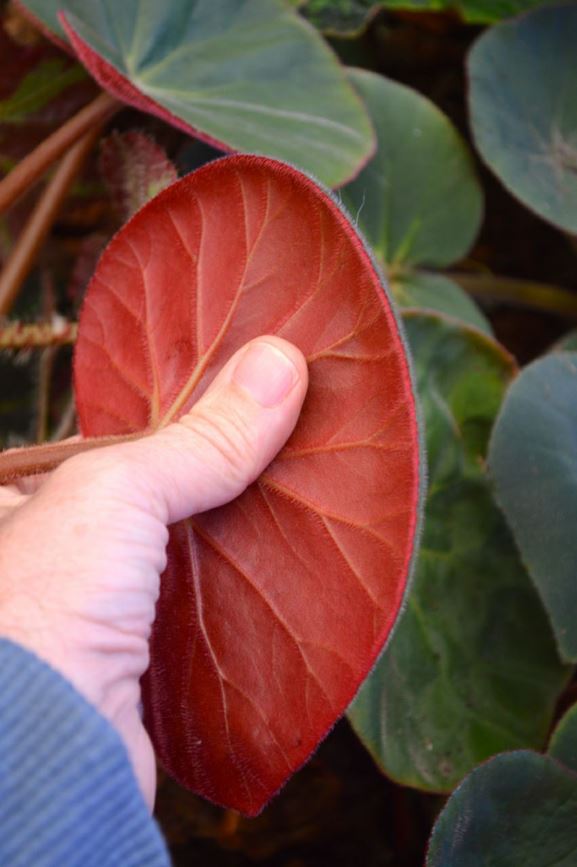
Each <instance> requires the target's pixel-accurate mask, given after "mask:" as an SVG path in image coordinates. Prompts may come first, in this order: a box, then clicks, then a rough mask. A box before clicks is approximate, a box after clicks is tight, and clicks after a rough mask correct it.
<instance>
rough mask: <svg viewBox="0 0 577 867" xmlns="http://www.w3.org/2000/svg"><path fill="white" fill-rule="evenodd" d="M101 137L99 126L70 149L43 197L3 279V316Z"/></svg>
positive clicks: (0, 293) (0, 279)
mask: <svg viewBox="0 0 577 867" xmlns="http://www.w3.org/2000/svg"><path fill="white" fill-rule="evenodd" d="M99 133H100V126H97V127H95V128H93V129H91V130H90V131H89V132H87V133H85V134H84V136H83V137H82V138H81V139H80V140H79V141H77V142H76V144H74V145H73V146H72V147H71V148H70V150H69V151H68V153H67V154H66V156H65V157H64V158H63V159H62V162H61V163H60V165H59V166H58V168H57V169H56V171H55V173H54V175H53V177H52V178H51V180H50V181H49V182H48V184H47V186H46V189H45V190H44V192H43V193H42V195H41V196H40V199H39V200H38V203H37V204H36V207H35V208H34V211H33V212H32V215H31V217H30V219H29V221H28V223H27V224H26V226H25V228H24V231H23V232H22V234H21V235H20V237H19V238H18V241H17V242H16V245H15V246H14V249H13V250H12V252H11V253H10V256H9V257H8V259H7V260H6V264H5V266H4V269H3V271H2V274H1V275H0V316H6V314H7V313H9V311H10V309H11V307H12V305H13V303H14V301H15V300H16V297H17V295H18V291H19V289H20V287H21V286H22V284H23V282H24V280H25V279H26V277H27V276H28V273H29V272H30V271H31V269H32V267H33V265H34V260H35V257H36V254H37V253H38V250H39V249H40V247H41V246H42V243H43V241H44V239H45V238H46V236H47V234H48V232H49V231H50V229H51V227H52V224H53V222H54V219H55V217H56V215H57V213H58V211H59V210H60V206H61V204H62V202H63V200H64V198H65V196H66V194H67V193H68V190H69V189H70V187H71V185H72V183H73V181H74V179H75V177H76V175H77V174H78V172H79V171H80V169H81V168H82V165H83V163H84V161H85V159H86V157H87V156H88V154H89V153H90V150H91V149H92V146H93V144H94V142H95V140H96V138H97V137H98V135H99Z"/></svg>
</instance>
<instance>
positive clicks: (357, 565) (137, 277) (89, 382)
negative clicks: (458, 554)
mask: <svg viewBox="0 0 577 867" xmlns="http://www.w3.org/2000/svg"><path fill="white" fill-rule="evenodd" d="M151 226H153V227H154V228H153V229H152V228H151ZM224 227H226V244H225V245H223V244H222V241H221V239H222V237H223V232H224ZM166 250H170V251H171V254H170V256H167V255H166ZM166 287H169V288H170V290H171V292H170V294H167V288H166ZM215 287H217V289H215ZM121 290H122V294H121V295H120V294H119V293H120V291H121ZM104 323H106V324H107V325H106V333H105V332H104V330H103V324H104ZM263 333H275V334H278V335H280V336H282V337H284V338H285V339H287V340H290V341H292V342H294V343H296V345H297V346H299V347H300V348H301V350H302V351H303V352H304V354H305V355H306V357H307V358H308V361H309V376H310V387H309V393H308V396H307V400H306V402H305V406H304V409H303V414H302V415H301V419H300V422H299V425H298V426H297V428H296V430H295V432H294V434H293V436H292V437H291V439H290V440H289V442H288V444H287V446H286V447H285V449H284V450H283V451H282V452H281V454H280V455H279V456H278V458H277V459H276V460H275V461H274V462H273V464H271V466H270V467H269V468H268V469H267V471H266V472H265V474H264V475H263V476H262V477H261V479H260V481H259V482H258V483H257V484H255V485H253V486H251V487H250V488H249V489H248V490H247V491H246V492H245V494H243V495H242V496H241V497H240V498H239V499H237V500H236V501H235V502H234V503H231V504H229V505H228V506H225V507H223V508H222V509H218V510H214V511H213V512H209V513H207V514H205V515H202V516H197V517H196V518H195V519H194V520H193V521H189V522H185V523H184V524H181V525H178V526H177V527H175V528H174V529H173V531H172V536H171V547H170V553H169V566H168V569H167V572H166V573H165V575H164V577H163V589H162V593H161V597H160V600H159V603H158V606H157V621H156V626H155V630H154V633H153V637H152V643H151V653H152V658H153V660H154V661H153V664H152V668H151V670H150V672H149V674H148V675H147V677H146V679H145V684H144V699H145V707H146V719H147V722H148V724H149V725H150V726H151V728H152V733H153V737H154V740H155V744H156V747H157V749H158V751H159V754H160V757H161V760H162V761H163V763H164V764H165V765H166V766H167V767H168V768H169V770H170V771H171V773H173V774H174V775H175V776H176V777H177V778H178V779H180V780H181V781H183V782H185V784H187V785H188V786H189V787H191V788H193V789H195V790H196V791H199V792H201V793H203V794H204V795H205V796H207V797H209V798H211V799H212V800H215V801H217V802H220V803H227V804H230V805H232V806H235V807H236V808H238V809H241V810H243V811H244V812H247V813H249V814H254V813H256V812H258V810H259V809H261V808H262V806H263V804H264V802H265V801H266V800H267V799H268V798H269V797H270V796H271V795H272V794H273V793H274V791H276V790H277V789H278V787H279V786H280V785H282V783H283V782H284V780H285V779H286V777H287V776H288V774H289V773H290V772H291V770H295V769H296V767H298V766H299V765H300V764H302V762H303V761H304V760H305V759H306V757H307V756H308V755H309V754H310V752H311V750H312V749H314V747H315V746H316V744H317V743H318V741H319V740H320V738H321V737H322V736H323V735H324V734H325V733H326V731H327V729H328V728H329V727H330V725H332V724H333V722H334V720H335V718H336V716H338V715H339V714H340V713H342V712H343V711H344V709H345V707H346V704H347V703H348V701H350V699H351V698H352V695H353V694H354V692H355V690H356V688H357V686H358V683H359V681H360V679H361V678H362V677H363V676H364V675H365V674H366V672H367V671H368V669H369V667H370V665H371V664H372V661H373V660H374V658H375V656H376V655H377V653H378V652H379V650H380V647H381V646H382V643H383V641H384V640H385V638H386V635H387V634H388V631H389V630H390V628H391V626H392V623H393V621H394V619H395V617H396V614H397V611H398V609H399V606H400V604H401V600H402V596H403V593H404V585H405V581H406V575H407V572H408V571H409V568H410V564H411V561H412V556H413V551H414V545H415V536H416V532H417V521H418V503H419V497H420V488H421V477H420V467H419V448H418V428H417V422H416V416H415V407H414V399H413V397H412V386H411V376H410V371H409V368H408V364H407V361H406V358H405V351H404V345H403V343H402V336H401V334H400V331H399V327H398V325H397V323H396V319H395V315H394V313H393V311H392V310H391V308H390V306H389V304H388V301H387V299H386V296H385V294H384V292H383V289H382V287H381V284H380V279H379V277H378V275H377V273H376V272H375V271H374V269H373V266H372V263H371V261H370V258H369V255H368V253H367V252H366V250H365V249H364V247H363V245H362V242H361V241H360V240H359V239H358V238H357V237H356V235H355V234H354V232H353V231H352V229H351V227H350V225H349V223H348V220H347V218H346V217H345V215H344V214H343V213H342V212H341V211H340V210H339V208H338V207H337V205H336V204H335V203H334V202H333V201H332V200H331V199H330V197H329V196H328V195H327V194H326V193H324V192H322V191H319V189H318V188H317V187H316V186H315V185H314V184H313V182H312V181H310V180H309V179H308V178H306V177H304V176H302V175H300V174H299V173H298V172H296V171H295V170H294V169H292V168H290V167H288V166H286V165H284V164H280V163H277V162H275V161H273V160H267V159H263V158H256V157H229V158H226V159H223V160H219V161H217V162H213V163H211V164H210V165H208V166H206V167H204V168H203V169H201V170H199V171H197V172H195V173H194V174H193V175H189V176H188V177H187V178H184V179H183V180H181V181H179V182H178V183H177V184H175V185H173V186H172V187H170V188H168V189H167V190H165V191H164V192H163V193H161V194H160V195H159V196H158V197H157V198H156V199H155V200H153V201H152V202H150V203H149V204H148V205H145V206H144V208H143V209H142V210H141V211H139V212H138V213H137V214H136V215H135V217H133V219H132V220H131V221H130V223H129V224H128V225H127V227H126V229H125V230H123V231H122V232H120V233H119V234H118V235H117V236H116V238H115V239H113V241H112V242H111V244H110V245H109V247H108V250H107V252H106V253H105V254H104V256H103V258H102V259H101V262H100V265H99V267H98V269H97V272H96V275H95V277H94V278H93V281H92V283H91V286H90V287H89V290H88V292H87V296H86V302H85V306H84V310H83V313H82V317H81V321H80V331H79V340H78V343H77V352H76V360H75V378H76V393H77V404H78V413H79V421H80V426H81V430H82V431H83V433H85V434H86V433H92V434H97V433H104V432H108V433H112V432H117V433H120V432H128V431H129V430H138V429H150V428H154V427H157V426H158V425H159V424H165V423H167V422H168V421H170V420H171V419H172V418H176V417H178V415H180V414H181V413H182V412H184V411H185V410H186V409H187V408H188V407H189V406H190V405H191V404H192V403H193V402H194V401H195V400H196V399H197V398H198V397H199V396H200V395H201V394H202V393H203V392H204V391H205V390H206V388H207V387H208V385H209V384H210V382H211V381H212V379H213V378H214V376H215V375H216V373H217V372H218V370H219V369H220V368H221V366H222V364H223V363H224V362H225V361H226V360H227V359H228V358H229V357H230V355H232V353H233V352H234V351H235V350H236V349H238V348H239V347H240V346H241V345H243V344H244V343H245V342H246V341H247V340H248V339H250V338H251V337H255V336H258V335H259V334H263ZM129 334H130V335H131V338H130V339H128V338H127V335H129ZM96 370H97V371H98V389H96V390H95V388H94V383H95V381H96V380H95V371H96ZM383 384H386V387H385V389H384V388H383ZM335 473H336V474H337V476H338V479H339V481H338V484H337V486H336V487H335V485H334V484H332V483H330V479H331V478H333V477H334V476H335ZM297 580H298V592H297V585H296V584H295V581H297ZM251 624H252V625H251ZM237 635H238V636H244V641H237V642H236V643H235V641H234V638H235V636H237ZM178 636H179V637H178ZM227 636H228V639H229V640H228V641H227ZM345 639H346V640H345ZM347 643H348V645H349V649H347ZM343 658H344V662H343ZM183 659H184V660H185V662H184V663H183ZM183 666H184V668H183ZM167 695H168V696H170V700H168V699H167V698H166V696H167ZM208 709H210V713H209V712H208ZM215 720H217V723H215ZM247 781H248V782H247Z"/></svg>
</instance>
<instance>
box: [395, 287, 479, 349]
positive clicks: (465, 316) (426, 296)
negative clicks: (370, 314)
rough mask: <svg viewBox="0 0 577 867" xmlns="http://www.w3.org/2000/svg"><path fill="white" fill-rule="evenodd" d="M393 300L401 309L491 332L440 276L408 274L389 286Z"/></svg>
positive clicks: (470, 304) (458, 290) (473, 307)
mask: <svg viewBox="0 0 577 867" xmlns="http://www.w3.org/2000/svg"><path fill="white" fill-rule="evenodd" d="M392 290H393V294H394V296H395V300H396V301H397V303H398V304H399V305H400V306H401V307H405V308H409V309H413V308H419V309H421V310H433V311H435V312H438V313H444V314H445V315H446V316H452V317H453V318H454V319H459V320H460V321H461V322H464V323H465V324H466V325H471V326H473V328H479V329H480V330H481V331H484V332H485V334H489V335H490V336H492V334H493V329H492V328H491V325H490V323H489V321H488V319H487V318H486V317H485V316H484V315H483V313H482V312H481V311H480V309H479V308H478V307H477V305H476V304H475V302H474V301H471V299H470V298H469V296H468V295H467V293H466V292H464V291H463V290H462V289H461V287H460V286H458V285H457V284H456V283H455V282H453V280H450V279H449V278H448V277H444V276H443V275H442V274H431V273H428V272H426V271H409V272H407V273H406V274H403V275H401V276H399V277H398V278H397V279H396V280H395V279H394V280H393V282H392Z"/></svg>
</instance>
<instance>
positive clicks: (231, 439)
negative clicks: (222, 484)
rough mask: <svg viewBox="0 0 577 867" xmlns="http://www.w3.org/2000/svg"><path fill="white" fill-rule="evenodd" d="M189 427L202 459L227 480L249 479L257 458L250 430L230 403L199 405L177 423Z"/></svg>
mask: <svg viewBox="0 0 577 867" xmlns="http://www.w3.org/2000/svg"><path fill="white" fill-rule="evenodd" d="M180 424H182V425H183V426H184V427H187V428H189V429H192V431H193V433H194V435H195V437H196V439H197V441H198V449H199V453H200V454H201V455H202V459H203V460H204V461H208V462H210V463H212V464H213V465H214V468H215V470H217V472H219V473H222V474H226V475H227V476H228V477H229V478H230V479H231V481H234V482H237V483H239V484H244V485H246V484H248V483H249V482H250V481H252V478H253V475H254V467H255V464H256V461H257V453H256V444H255V437H254V433H253V431H252V429H251V426H250V424H249V423H248V421H247V419H245V417H244V416H243V414H242V413H241V412H239V411H237V410H235V409H234V408H233V407H231V406H230V405H229V406H227V407H226V409H220V408H218V407H215V406H212V407H210V410H207V411H205V410H204V408H202V407H199V408H198V411H197V412H195V414H194V418H191V419H190V421H188V420H187V419H186V418H185V419H182V421H181V422H180Z"/></svg>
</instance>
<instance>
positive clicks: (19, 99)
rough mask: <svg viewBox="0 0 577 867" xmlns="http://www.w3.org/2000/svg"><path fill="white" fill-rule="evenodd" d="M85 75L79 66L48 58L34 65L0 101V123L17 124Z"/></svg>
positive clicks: (63, 60)
mask: <svg viewBox="0 0 577 867" xmlns="http://www.w3.org/2000/svg"><path fill="white" fill-rule="evenodd" d="M84 78H86V72H85V71H84V70H83V69H82V67H81V66H78V65H76V64H74V65H72V66H71V65H70V63H69V62H68V61H67V60H65V59H63V58H62V59H60V58H56V57H55V58H52V59H50V60H45V61H44V62H42V63H39V64H38V66H35V67H34V68H33V69H31V70H30V72H29V73H28V74H27V75H26V76H25V77H24V78H23V79H22V81H21V82H20V83H19V85H18V87H17V88H16V90H15V91H14V93H12V94H11V95H10V96H9V97H8V98H7V99H3V100H1V101H0V123H4V124H7V123H10V124H17V123H21V122H22V121H26V120H28V119H29V116H30V114H32V113H33V112H37V111H39V110H40V109H42V108H44V107H45V106H46V105H47V104H48V103H49V102H51V101H52V100H53V99H55V97H57V96H59V95H60V94H61V93H62V92H63V91H64V90H66V89H67V88H68V87H70V85H71V84H76V83H77V82H78V81H82V80H83V79H84Z"/></svg>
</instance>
